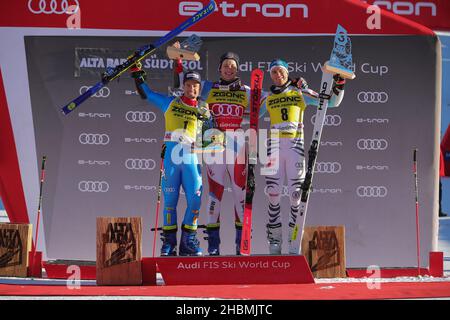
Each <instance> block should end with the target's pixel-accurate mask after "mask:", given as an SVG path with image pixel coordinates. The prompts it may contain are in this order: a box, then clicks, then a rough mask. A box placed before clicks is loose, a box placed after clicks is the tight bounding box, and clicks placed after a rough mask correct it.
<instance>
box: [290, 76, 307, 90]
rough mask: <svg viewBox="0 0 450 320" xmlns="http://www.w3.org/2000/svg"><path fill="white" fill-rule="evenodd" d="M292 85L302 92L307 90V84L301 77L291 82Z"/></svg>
mask: <svg viewBox="0 0 450 320" xmlns="http://www.w3.org/2000/svg"><path fill="white" fill-rule="evenodd" d="M292 85H293V86H295V87H297V88H299V89H302V90H306V89H308V82H306V80H305V79H304V78H302V77H300V78H295V79H294V80H292Z"/></svg>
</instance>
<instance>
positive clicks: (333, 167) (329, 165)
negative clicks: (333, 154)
mask: <svg viewBox="0 0 450 320" xmlns="http://www.w3.org/2000/svg"><path fill="white" fill-rule="evenodd" d="M341 169H342V166H341V164H340V163H339V162H316V169H315V172H317V173H339V172H341Z"/></svg>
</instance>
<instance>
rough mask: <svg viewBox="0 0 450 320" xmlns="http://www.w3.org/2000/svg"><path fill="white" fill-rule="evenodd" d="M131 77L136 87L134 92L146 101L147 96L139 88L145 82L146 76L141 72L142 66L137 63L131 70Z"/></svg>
mask: <svg viewBox="0 0 450 320" xmlns="http://www.w3.org/2000/svg"><path fill="white" fill-rule="evenodd" d="M130 72H131V77H132V78H133V79H134V83H135V85H136V90H137V92H138V93H139V95H140V96H141V98H142V99H147V95H146V94H145V92H144V90H142V88H141V84H143V83H144V82H145V81H146V80H147V74H146V73H145V71H144V70H142V64H141V63H140V62H137V63H136V64H135V65H134V66H133V67H132V68H131V69H130Z"/></svg>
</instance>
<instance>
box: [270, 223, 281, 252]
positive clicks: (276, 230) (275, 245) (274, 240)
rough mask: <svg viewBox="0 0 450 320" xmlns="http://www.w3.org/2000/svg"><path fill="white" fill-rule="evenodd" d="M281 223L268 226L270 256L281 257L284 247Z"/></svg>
mask: <svg viewBox="0 0 450 320" xmlns="http://www.w3.org/2000/svg"><path fill="white" fill-rule="evenodd" d="M282 231H283V229H282V228H281V223H277V224H275V225H267V241H268V242H269V254H273V255H280V254H281V245H282V242H283V241H282Z"/></svg>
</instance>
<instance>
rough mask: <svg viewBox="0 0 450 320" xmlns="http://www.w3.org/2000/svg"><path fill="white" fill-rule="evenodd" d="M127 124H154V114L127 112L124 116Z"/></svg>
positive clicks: (149, 112)
mask: <svg viewBox="0 0 450 320" xmlns="http://www.w3.org/2000/svg"><path fill="white" fill-rule="evenodd" d="M125 119H126V120H127V121H128V122H149V123H152V122H155V121H156V114H155V113H154V112H152V111H128V112H127V113H126V114H125Z"/></svg>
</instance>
